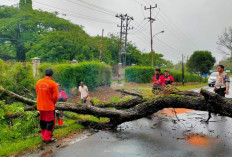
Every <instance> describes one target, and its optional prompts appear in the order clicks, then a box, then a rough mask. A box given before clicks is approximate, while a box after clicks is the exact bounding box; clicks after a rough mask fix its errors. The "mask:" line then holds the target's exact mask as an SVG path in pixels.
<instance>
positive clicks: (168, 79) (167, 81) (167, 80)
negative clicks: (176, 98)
mask: <svg viewBox="0 0 232 157" xmlns="http://www.w3.org/2000/svg"><path fill="white" fill-rule="evenodd" d="M164 78H165V85H169V84H172V83H173V82H174V78H173V76H172V75H169V72H168V70H165V71H164Z"/></svg>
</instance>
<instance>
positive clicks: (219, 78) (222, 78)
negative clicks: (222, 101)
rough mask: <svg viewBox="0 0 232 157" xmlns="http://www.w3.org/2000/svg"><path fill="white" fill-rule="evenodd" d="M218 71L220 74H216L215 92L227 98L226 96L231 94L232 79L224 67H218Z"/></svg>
mask: <svg viewBox="0 0 232 157" xmlns="http://www.w3.org/2000/svg"><path fill="white" fill-rule="evenodd" d="M217 71H218V73H217V74H216V83H215V86H214V91H215V93H217V94H219V95H220V96H222V97H225V94H227V95H228V94H229V87H230V79H229V76H228V75H227V74H226V73H225V72H224V66H223V65H218V66H217Z"/></svg>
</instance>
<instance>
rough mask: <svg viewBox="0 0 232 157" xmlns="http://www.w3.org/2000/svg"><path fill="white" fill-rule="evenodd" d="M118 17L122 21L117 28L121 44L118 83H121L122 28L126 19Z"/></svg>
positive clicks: (122, 16) (119, 15)
mask: <svg viewBox="0 0 232 157" xmlns="http://www.w3.org/2000/svg"><path fill="white" fill-rule="evenodd" d="M116 17H117V18H119V19H120V20H121V24H120V26H117V27H120V43H119V51H118V83H120V82H121V73H122V61H121V53H122V35H123V32H122V28H123V22H124V20H125V17H124V15H122V14H117V15H116Z"/></svg>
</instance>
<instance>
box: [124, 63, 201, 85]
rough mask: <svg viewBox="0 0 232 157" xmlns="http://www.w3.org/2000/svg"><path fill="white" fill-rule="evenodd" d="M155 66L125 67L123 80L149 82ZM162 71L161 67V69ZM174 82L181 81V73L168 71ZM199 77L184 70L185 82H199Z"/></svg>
mask: <svg viewBox="0 0 232 157" xmlns="http://www.w3.org/2000/svg"><path fill="white" fill-rule="evenodd" d="M154 71H155V68H152V67H145V66H133V67H127V68H126V69H125V81H126V82H135V83H150V82H152V78H153V76H154ZM162 71H163V69H162ZM169 73H170V74H171V75H172V76H173V77H174V79H175V82H182V73H181V72H178V71H170V70H169ZM200 80H201V77H200V76H199V75H196V74H190V73H187V72H185V82H200Z"/></svg>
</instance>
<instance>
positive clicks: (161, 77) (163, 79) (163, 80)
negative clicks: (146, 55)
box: [160, 75, 165, 87]
mask: <svg viewBox="0 0 232 157" xmlns="http://www.w3.org/2000/svg"><path fill="white" fill-rule="evenodd" d="M160 83H161V85H162V86H163V87H164V86H165V77H164V75H161V76H160Z"/></svg>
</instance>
